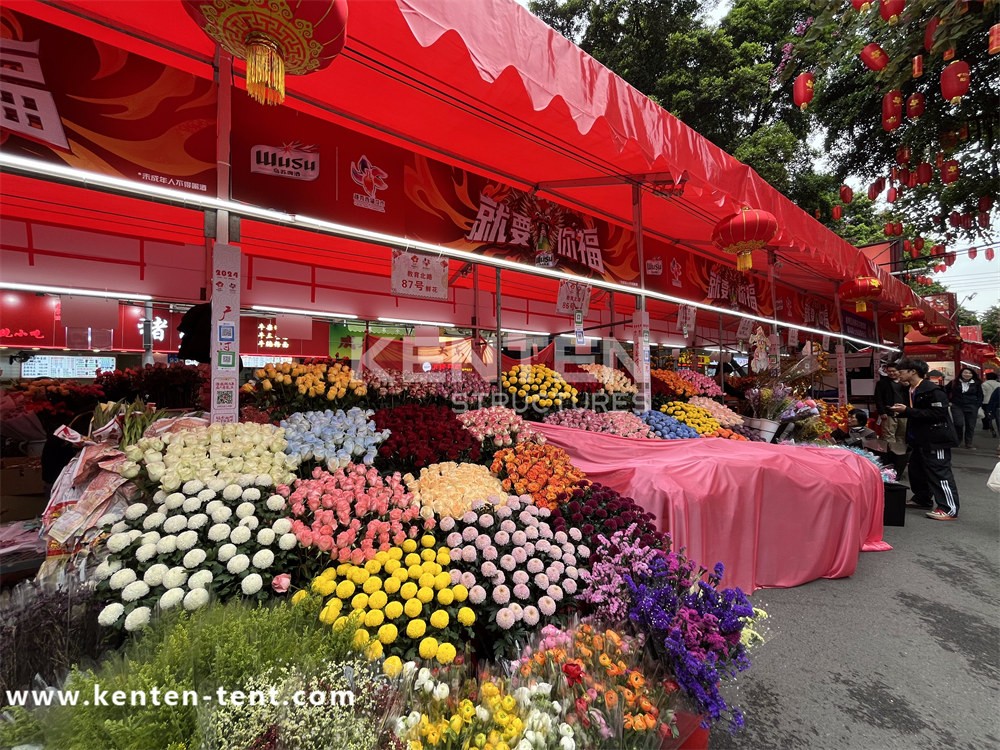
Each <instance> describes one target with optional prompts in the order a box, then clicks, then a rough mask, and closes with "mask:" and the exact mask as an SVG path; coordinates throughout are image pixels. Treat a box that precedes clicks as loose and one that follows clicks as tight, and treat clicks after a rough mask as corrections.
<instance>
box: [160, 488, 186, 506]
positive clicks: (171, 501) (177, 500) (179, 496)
mask: <svg viewBox="0 0 1000 750" xmlns="http://www.w3.org/2000/svg"><path fill="white" fill-rule="evenodd" d="M185 500H187V498H186V497H185V496H184V494H183V493H181V492H172V493H170V494H169V495H167V499H166V501H165V502H164V503H163V507H164V508H166V509H167V510H177V509H178V508H179V507H181V506H182V505H184V501H185Z"/></svg>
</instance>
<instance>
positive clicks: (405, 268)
mask: <svg viewBox="0 0 1000 750" xmlns="http://www.w3.org/2000/svg"><path fill="white" fill-rule="evenodd" d="M392 293H393V294H395V295H396V296H398V297H415V298H417V299H437V300H447V299H448V259H447V258H437V257H434V256H431V255H421V254H420V253H414V252H410V251H409V250H393V251H392Z"/></svg>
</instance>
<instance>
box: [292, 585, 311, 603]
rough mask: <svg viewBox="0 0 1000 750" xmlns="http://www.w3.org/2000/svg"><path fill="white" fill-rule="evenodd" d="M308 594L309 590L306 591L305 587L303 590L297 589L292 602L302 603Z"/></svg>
mask: <svg viewBox="0 0 1000 750" xmlns="http://www.w3.org/2000/svg"><path fill="white" fill-rule="evenodd" d="M307 596H309V592H308V591H306V590H305V589H302V590H301V591H296V592H295V593H294V594H292V604H301V603H302V600H303V599H305V598H306V597H307Z"/></svg>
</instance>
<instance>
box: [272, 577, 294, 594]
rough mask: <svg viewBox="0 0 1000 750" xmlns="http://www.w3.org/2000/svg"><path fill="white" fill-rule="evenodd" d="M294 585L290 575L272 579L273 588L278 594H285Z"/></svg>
mask: <svg viewBox="0 0 1000 750" xmlns="http://www.w3.org/2000/svg"><path fill="white" fill-rule="evenodd" d="M291 585H292V577H291V576H290V575H288V573H281V574H280V575H276V576H275V577H274V578H272V579H271V588H272V589H274V592H275V593H276V594H284V593H285V592H286V591H288V587H289V586H291Z"/></svg>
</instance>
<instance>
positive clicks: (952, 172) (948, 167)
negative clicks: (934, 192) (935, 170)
mask: <svg viewBox="0 0 1000 750" xmlns="http://www.w3.org/2000/svg"><path fill="white" fill-rule="evenodd" d="M958 176H959V168H958V162H957V161H956V160H955V159H949V160H948V161H946V162H945V163H944V164H942V165H941V183H942V184H944V185H950V184H951V183H953V182H955V181H956V180H958Z"/></svg>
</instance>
